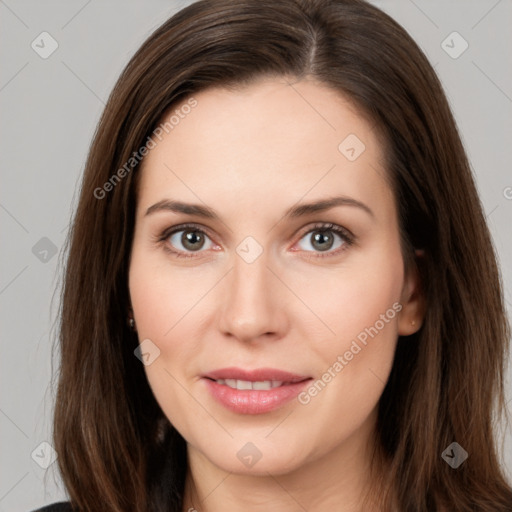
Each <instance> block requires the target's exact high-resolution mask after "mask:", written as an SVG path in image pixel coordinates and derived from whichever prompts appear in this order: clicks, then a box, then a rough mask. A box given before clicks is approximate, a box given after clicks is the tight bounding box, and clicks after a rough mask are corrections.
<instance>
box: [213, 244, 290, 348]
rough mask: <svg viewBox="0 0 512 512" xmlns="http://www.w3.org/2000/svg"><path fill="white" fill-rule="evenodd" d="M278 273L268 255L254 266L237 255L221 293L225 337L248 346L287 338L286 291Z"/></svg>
mask: <svg viewBox="0 0 512 512" xmlns="http://www.w3.org/2000/svg"><path fill="white" fill-rule="evenodd" d="M276 273H277V271H276V270H275V269H271V268H270V267H269V262H268V261H267V258H266V253H265V252H264V253H263V254H261V255H260V257H259V258H258V259H256V260H255V261H253V262H252V263H248V262H246V261H245V260H244V259H243V258H241V257H240V256H239V255H235V256H234V263H233V268H232V269H231V271H230V272H229V273H228V275H227V276H226V278H225V285H224V286H223V287H222V289H221V290H219V292H220V294H219V300H220V301H221V307H220V316H219V328H220V330H221V332H222V333H223V334H224V335H226V336H231V337H233V338H236V339H237V340H239V341H242V342H245V343H247V342H254V341H257V340H262V339H278V338H280V337H282V336H283V335H284V332H285V331H286V329H287V326H288V324H287V322H288V320H287V311H286V288H285V286H284V285H283V284H282V283H281V281H280V280H279V279H278V278H277V277H276V275H275V274H276ZM288 299H289V297H288Z"/></svg>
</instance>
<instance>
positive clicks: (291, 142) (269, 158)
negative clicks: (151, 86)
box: [139, 79, 390, 207]
mask: <svg viewBox="0 0 512 512" xmlns="http://www.w3.org/2000/svg"><path fill="white" fill-rule="evenodd" d="M193 99H194V100H195V105H194V107H193V108H183V105H186V104H187V101H184V102H182V104H181V105H180V104H178V105H176V106H174V107H173V108H172V109H171V111H170V112H168V113H167V114H166V116H165V117H164V118H163V119H162V122H165V121H169V120H170V119H171V117H172V118H173V119H172V120H173V123H172V129H170V131H169V132H168V133H164V134H163V137H162V140H161V141H159V140H157V139H155V141H156V146H155V147H154V148H153V149H151V151H150V152H149V154H147V155H146V157H145V159H144V161H143V164H142V167H141V170H140V171H141V172H142V176H141V181H140V188H139V202H140V203H141V206H143V207H144V206H146V207H147V206H149V203H150V202H155V201H157V200H159V199H162V198H164V196H165V195H166V194H170V195H173V196H176V195H180V197H183V196H184V195H185V196H186V197H187V198H188V199H190V200H195V202H197V199H198V198H200V199H201V200H204V201H205V202H208V200H212V201H214V202H219V201H220V202H221V203H223V204H227V203H228V202H229V203H230V204H233V205H234V207H236V206H237V203H238V206H240V202H243V201H245V205H246V206H248V203H250V202H251V201H252V202H253V203H254V204H253V206H255V205H256V204H257V201H258V200H260V201H266V202H268V201H269V200H270V199H272V203H276V204H279V203H286V204H288V203H290V202H292V203H295V202H297V201H299V199H300V198H301V197H303V196H304V195H305V194H307V195H308V199H313V198H315V197H316V196H325V194H326V193H332V192H334V191H336V192H340V193H343V194H347V195H353V196H357V198H358V199H361V200H363V199H364V198H366V200H367V201H370V200H371V201H372V202H374V201H375V197H374V198H373V199H372V197H371V196H372V195H375V194H377V195H379V194H380V196H381V199H383V200H386V197H384V196H387V199H389V192H390V191H389V190H388V186H387V183H386V180H385V171H384V169H383V168H382V164H381V161H382V147H381V145H380V142H379V140H378V135H377V133H375V131H374V130H373V126H372V124H371V123H370V122H369V121H368V120H367V119H366V118H365V117H364V116H363V115H362V114H361V113H360V112H358V110H357V109H356V108H355V107H354V105H353V104H352V103H351V102H350V101H349V100H348V99H347V98H346V97H344V96H343V95H341V94H340V93H339V92H337V91H334V90H332V89H330V88H328V87H327V86H325V85H322V84H318V83H315V82H311V81H300V82H291V81H287V80H285V79H266V80H260V81H258V82H255V83H253V84H251V85H249V86H244V87H242V88H237V89H224V88H211V89H207V90H205V91H202V92H200V93H198V94H195V95H194V96H193ZM194 196H195V197H194Z"/></svg>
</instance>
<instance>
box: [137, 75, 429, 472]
mask: <svg viewBox="0 0 512 512" xmlns="http://www.w3.org/2000/svg"><path fill="white" fill-rule="evenodd" d="M194 98H195V100H196V101H197V104H195V106H194V108H186V109H182V110H179V106H177V107H176V109H178V110H179V112H180V115H179V122H178V123H176V118H175V119H174V122H173V129H172V130H170V131H169V133H164V135H163V137H161V139H162V140H161V141H159V140H158V139H155V142H156V147H154V148H153V149H151V151H150V152H149V153H148V155H147V156H146V158H145V160H144V162H143V166H142V169H141V172H142V175H141V181H140V188H139V193H138V198H137V213H136V226H135V235H134V241H133V247H132V253H131V263H130V272H129V288H130V296H131V302H132V306H133V311H134V317H135V321H136V328H137V332H138V336H139V341H140V343H141V344H142V346H141V349H142V352H143V353H144V354H146V355H145V356H144V357H143V359H144V362H145V366H144V368H145V371H146V374H147V378H148V381H149V384H150V386H151V389H152V391H153V393H154V395H155V398H156V400H157V401H158V403H159V404H160V406H161V408H162V410H163V412H164V413H165V415H166V416H167V417H168V419H169V420H170V422H171V423H172V424H173V425H174V426H175V427H176V429H177V430H178V431H179V432H180V433H181V435H182V436H183V437H184V438H185V440H186V441H187V443H188V447H189V454H190V455H191V457H195V459H196V460H202V461H203V462H205V463H209V464H212V465H213V466H215V467H217V468H220V469H222V470H224V471H230V472H235V473H252V474H266V473H267V472H270V473H272V474H283V473H288V472H291V471H294V470H298V469H300V468H303V467H305V466H307V465H308V464H313V463H319V462H320V461H321V460H324V461H325V460H328V459H329V458H332V459H333V460H334V459H335V458H336V457H337V456H341V455H342V454H344V456H348V457H350V456H352V455H351V454H353V456H354V457H357V456H359V455H360V453H361V450H362V449H364V447H365V446H366V442H367V440H368V438H369V437H370V436H371V435H372V429H373V427H374V425H375V420H376V406H377V403H378V400H379V397H380V396H381V393H382V391H383V388H384V386H385V383H386V380H387V379H388V376H389V373H390V370H391V366H392V361H393V355H394V350H395V345H396V341H397V336H398V335H399V334H401V335H408V334H411V333H412V332H414V331H416V330H417V329H418V328H419V326H420V323H421V318H419V317H418V316H417V313H418V311H419V310H418V304H417V299H416V298H415V297H416V295H417V294H415V293H413V292H414V290H415V288H416V287H417V283H416V281H415V277H414V278H413V276H411V277H407V278H406V276H405V275H404V268H403V260H402V255H401V251H400V245H399V230H398V222H397V210H396V205H395V202H394V198H393V194H392V191H391V189H390V188H389V186H388V184H387V182H386V180H385V179H384V176H385V172H386V171H385V170H384V169H383V167H382V165H381V160H382V156H383V154H382V148H381V146H380V143H379V142H378V139H377V136H376V133H375V132H374V131H373V130H372V126H371V125H370V124H369V123H368V122H367V121H365V120H364V118H363V117H361V115H359V114H358V112H357V111H356V110H355V109H354V108H353V107H352V106H351V105H350V104H349V103H348V102H347V101H346V100H345V99H344V98H343V97H342V96H340V95H339V93H336V92H334V91H332V90H331V89H328V88H327V87H326V86H323V85H320V84H317V83H314V82H311V81H301V82H298V83H295V84H293V85H290V84H288V83H287V82H286V81H285V80H277V79H276V80H264V81H263V80H262V81H259V82H257V83H255V84H253V85H251V86H249V87H246V88H244V89H243V90H240V91H238V92H233V91H228V90H224V89H209V90H206V91H204V92H202V93H200V94H197V95H195V96H194ZM184 104H185V103H184ZM176 109H174V110H173V112H174V111H175V110H176ZM184 112H187V113H186V115H185V114H184ZM170 115H171V114H169V116H170ZM183 225H186V227H184V226H183ZM338 229H339V231H337V230H338ZM412 320H415V321H416V325H415V326H413V325H412V324H411V321H412Z"/></svg>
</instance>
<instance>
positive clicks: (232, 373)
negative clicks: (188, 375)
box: [202, 367, 310, 382]
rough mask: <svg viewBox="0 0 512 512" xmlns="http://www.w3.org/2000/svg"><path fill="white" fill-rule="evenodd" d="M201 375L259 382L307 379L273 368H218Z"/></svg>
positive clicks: (216, 378)
mask: <svg viewBox="0 0 512 512" xmlns="http://www.w3.org/2000/svg"><path fill="white" fill-rule="evenodd" d="M202 377H204V378H207V379H213V380H219V379H236V380H246V381H249V382H261V381H265V380H275V381H281V382H301V381H303V380H306V379H309V378H310V377H309V376H307V375H298V374H296V373H291V372H286V371H283V370H277V369H275V368H256V369H254V370H244V369H242V368H235V367H230V368H220V369H218V370H213V371H211V372H208V373H205V374H203V375H202Z"/></svg>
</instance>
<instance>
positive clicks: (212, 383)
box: [201, 367, 311, 414]
mask: <svg viewBox="0 0 512 512" xmlns="http://www.w3.org/2000/svg"><path fill="white" fill-rule="evenodd" d="M201 377H202V380H203V381H204V382H205V384H206V386H207V388H208V390H209V392H210V393H211V395H212V396H213V398H215V399H216V400H217V401H218V402H219V403H220V404H222V405H223V406H224V407H226V408H227V409H229V410H230V411H233V412H236V413H239V414H263V413H266V412H270V411H273V410H275V409H278V408H280V407H282V406H283V405H285V404H286V403H288V402H290V401H291V400H293V399H294V398H295V397H296V396H297V395H298V394H299V393H300V392H301V390H302V389H303V388H304V387H305V386H306V385H307V383H308V382H309V381H310V380H311V377H309V376H304V375H298V374H294V373H291V372H287V371H283V370H278V369H274V368H257V369H255V370H244V369H241V368H234V367H231V368H222V369H219V370H214V371H211V372H208V373H206V374H204V375H202V376H201ZM219 379H236V380H246V381H250V382H255V381H267V380H270V381H280V382H282V383H283V384H282V385H281V386H279V387H277V388H272V389H269V390H256V389H250V390H249V389H233V388H230V387H229V386H226V385H224V384H219V383H218V382H216V380H219Z"/></svg>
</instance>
